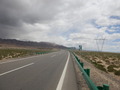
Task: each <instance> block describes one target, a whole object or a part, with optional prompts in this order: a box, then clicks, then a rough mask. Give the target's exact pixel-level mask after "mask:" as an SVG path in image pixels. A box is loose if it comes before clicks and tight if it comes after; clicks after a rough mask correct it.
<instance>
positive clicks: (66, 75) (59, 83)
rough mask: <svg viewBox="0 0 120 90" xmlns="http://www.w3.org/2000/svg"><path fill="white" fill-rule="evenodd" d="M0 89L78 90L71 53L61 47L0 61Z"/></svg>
mask: <svg viewBox="0 0 120 90" xmlns="http://www.w3.org/2000/svg"><path fill="white" fill-rule="evenodd" d="M0 90H78V88H77V82H76V75H75V71H74V67H73V62H72V56H71V55H70V53H69V52H68V51H65V50H61V51H58V52H52V53H48V54H43V55H37V56H30V57H26V58H21V59H15V60H7V61H4V62H3V61H1V62H0Z"/></svg>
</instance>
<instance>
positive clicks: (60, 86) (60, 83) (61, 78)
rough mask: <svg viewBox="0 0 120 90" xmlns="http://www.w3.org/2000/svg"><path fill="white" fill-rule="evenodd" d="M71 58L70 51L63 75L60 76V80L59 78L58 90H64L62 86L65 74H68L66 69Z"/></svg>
mask: <svg viewBox="0 0 120 90" xmlns="http://www.w3.org/2000/svg"><path fill="white" fill-rule="evenodd" d="M69 59H70V53H69V52H68V58H67V61H66V64H65V67H64V70H63V72H62V75H61V77H60V80H59V83H58V85H57V88H56V90H62V86H63V82H64V78H65V74H66V71H67V67H68V63H69Z"/></svg>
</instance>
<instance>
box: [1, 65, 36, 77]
mask: <svg viewBox="0 0 120 90" xmlns="http://www.w3.org/2000/svg"><path fill="white" fill-rule="evenodd" d="M32 64H34V63H30V64H27V65H24V66H21V67H19V68H16V69H13V70H10V71H7V72H4V73H1V74H0V76H3V75H5V74H8V73H11V72H14V71H16V70H19V69H22V68H25V67H28V66H30V65H32Z"/></svg>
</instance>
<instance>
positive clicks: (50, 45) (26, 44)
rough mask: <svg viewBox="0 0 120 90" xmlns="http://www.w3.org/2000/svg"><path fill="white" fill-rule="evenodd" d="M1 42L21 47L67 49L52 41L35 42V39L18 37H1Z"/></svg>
mask: <svg viewBox="0 0 120 90" xmlns="http://www.w3.org/2000/svg"><path fill="white" fill-rule="evenodd" d="M0 44H7V45H15V46H21V47H35V48H61V49H65V48H66V47H65V46H63V45H58V44H54V43H50V42H33V41H20V40H16V39H1V38H0Z"/></svg>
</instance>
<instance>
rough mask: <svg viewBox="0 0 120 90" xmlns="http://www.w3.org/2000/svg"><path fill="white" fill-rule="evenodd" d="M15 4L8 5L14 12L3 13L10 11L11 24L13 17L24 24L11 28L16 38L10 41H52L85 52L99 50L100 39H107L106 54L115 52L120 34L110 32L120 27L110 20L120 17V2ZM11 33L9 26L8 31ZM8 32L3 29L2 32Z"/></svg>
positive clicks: (67, 0) (43, 0) (79, 0)
mask: <svg viewBox="0 0 120 90" xmlns="http://www.w3.org/2000/svg"><path fill="white" fill-rule="evenodd" d="M12 2H13V0H11V4H9V3H10V2H9V3H8V4H9V6H11V7H10V8H9V6H7V9H6V8H5V7H4V6H1V7H4V8H5V9H3V11H6V12H8V11H9V12H8V16H9V17H10V20H11V17H12V19H13V18H14V17H16V18H15V21H16V22H18V21H19V23H21V24H20V25H19V26H14V25H13V26H10V27H14V28H15V30H13V32H11V33H12V34H14V31H16V33H15V34H16V35H15V36H13V35H12V34H11V33H9V36H10V38H19V39H22V40H32V41H48V42H53V43H57V44H63V45H66V46H78V45H79V44H82V45H83V46H84V49H89V50H90V49H91V50H93V49H94V50H95V49H96V41H95V40H94V39H96V38H106V39H107V41H106V42H107V43H105V48H104V49H105V50H111V47H113V46H111V44H112V43H114V42H112V41H113V40H115V39H119V38H120V33H112V34H109V33H107V32H106V30H108V31H110V32H114V31H115V27H113V28H108V27H109V26H111V25H116V24H117V25H120V20H119V19H113V18H110V16H120V0H34V1H33V0H21V1H19V2H15V3H16V4H12ZM16 7H17V8H16ZM8 8H9V9H8ZM0 10H1V9H0ZM1 11H2V10H1ZM1 11H0V12H1ZM10 11H12V14H11V13H10ZM13 13H14V14H15V15H14V14H13ZM5 14H6V13H5ZM0 16H2V15H1V14H0ZM16 19H17V20H16ZM0 20H1V19H0ZM19 23H18V24H19ZM2 24H3V23H2ZM8 24H9V23H8ZM0 25H1V22H0ZM9 29H13V28H9ZM9 29H8V26H7V30H9ZM18 30H19V31H18ZM4 31H5V30H4V29H1V32H4ZM0 35H1V34H0ZM1 36H2V35H1ZM108 42H109V43H108ZM115 45H116V47H114V48H113V49H114V50H115V51H116V48H117V47H118V46H119V45H120V43H117V44H115ZM119 51H120V49H119Z"/></svg>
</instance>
